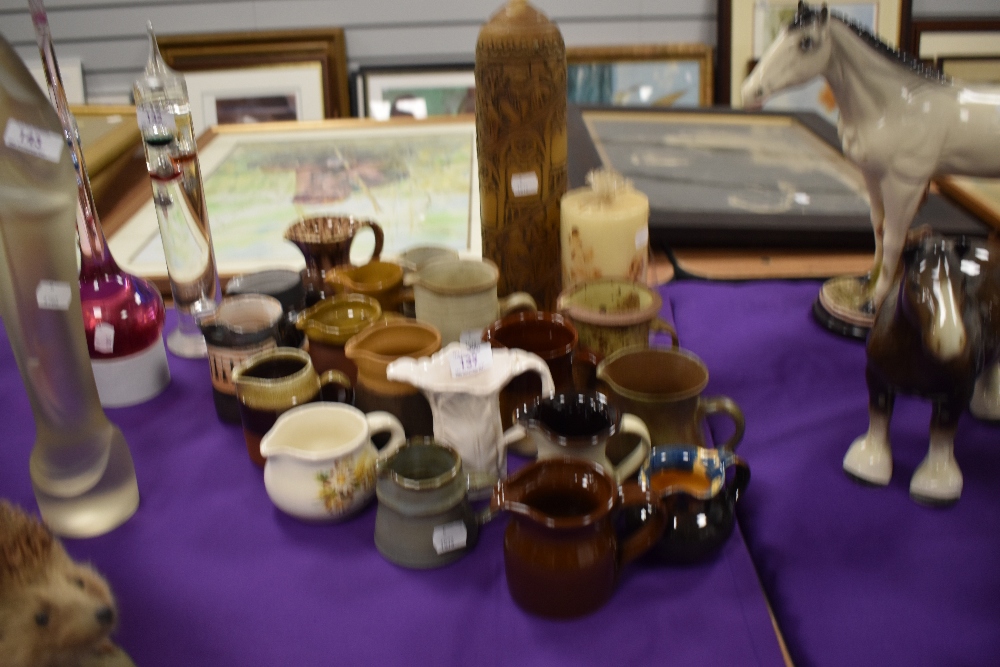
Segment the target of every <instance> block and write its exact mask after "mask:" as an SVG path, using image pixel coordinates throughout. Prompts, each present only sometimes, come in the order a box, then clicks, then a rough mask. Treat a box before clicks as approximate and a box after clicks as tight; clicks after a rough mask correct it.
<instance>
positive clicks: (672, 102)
mask: <svg viewBox="0 0 1000 667" xmlns="http://www.w3.org/2000/svg"><path fill="white" fill-rule="evenodd" d="M566 64H567V69H568V71H567V79H566V87H567V92H568V94H569V101H570V102H571V103H574V104H585V105H600V106H616V107H707V106H712V95H713V87H714V86H713V84H714V80H713V75H712V71H713V67H712V47H710V46H708V45H706V44H656V45H638V46H610V47H603V46H599V47H570V48H567V49H566Z"/></svg>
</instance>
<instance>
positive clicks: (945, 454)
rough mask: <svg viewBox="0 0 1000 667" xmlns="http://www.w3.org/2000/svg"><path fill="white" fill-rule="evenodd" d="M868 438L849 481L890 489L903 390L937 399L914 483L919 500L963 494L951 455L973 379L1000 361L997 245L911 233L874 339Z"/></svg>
mask: <svg viewBox="0 0 1000 667" xmlns="http://www.w3.org/2000/svg"><path fill="white" fill-rule="evenodd" d="M867 355H868V364H867V368H866V370H865V377H866V379H867V381H868V414H869V425H868V432H867V433H865V434H864V435H862V436H860V437H859V438H857V439H856V440H855V441H854V443H853V444H852V445H851V447H850V449H848V451H847V455H846V456H844V470H845V471H847V473H848V474H849V475H852V476H853V477H855V478H857V479H860V480H861V481H864V482H868V483H871V484H876V485H885V484H888V483H889V479H890V477H891V476H892V451H891V449H890V444H889V420H890V418H891V417H892V408H893V401H894V398H895V395H896V393H897V392H902V393H906V394H915V395H917V396H921V397H924V398H927V399H929V400H930V401H932V402H933V405H934V409H933V413H932V416H931V427H930V447H929V449H928V451H927V456H926V457H925V458H924V460H923V462H922V463H921V464H920V466H919V467H918V468H917V470H916V471H915V472H914V474H913V478H912V479H911V480H910V495H911V496H912V497H913V498H914V500H917V501H918V502H924V503H930V504H948V503H952V502H955V501H957V500H958V498H959V496H961V494H962V471H961V470H959V467H958V464H957V462H956V461H955V455H954V439H955V430H956V428H957V426H958V418H959V416H960V415H961V414H962V412H963V411H964V410H965V408H966V407H968V405H969V400H970V399H971V398H972V396H973V393H974V391H975V385H976V379H977V377H978V376H979V375H980V373H982V372H983V370H984V369H985V368H987V367H989V366H991V365H992V364H994V363H995V362H996V361H997V359H998V357H1000V244H998V243H996V242H994V241H984V240H978V239H977V240H970V239H964V238H963V239H947V238H944V237H942V236H938V235H934V234H930V233H929V230H926V229H921V230H919V231H917V232H915V233H913V234H911V236H910V239H909V240H908V242H907V245H906V248H905V250H904V252H903V256H902V262H901V268H900V269H899V270H898V271H897V273H896V279H895V282H894V284H893V288H892V289H891V290H890V291H889V293H888V295H887V296H886V298H885V301H883V302H882V304H881V306H880V307H879V309H878V311H877V312H876V314H875V321H874V324H873V325H872V329H871V333H870V334H869V336H868V347H867Z"/></svg>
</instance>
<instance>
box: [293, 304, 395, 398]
mask: <svg viewBox="0 0 1000 667" xmlns="http://www.w3.org/2000/svg"><path fill="white" fill-rule="evenodd" d="M381 318H382V306H381V305H379V302H378V301H376V300H375V299H373V298H371V297H370V296H365V295H364V294H338V295H336V296H331V297H327V298H325V299H323V300H322V301H320V302H318V303H315V304H313V305H312V306H310V307H309V308H306V309H305V310H304V311H302V312H301V313H299V314H298V317H297V318H296V319H295V326H296V327H297V328H298V329H299V330H300V331H302V332H303V333H305V336H306V340H307V341H308V347H309V356H310V357H311V358H312V362H313V366H315V367H316V372H317V373H324V372H326V371H329V370H337V371H340V372H341V373H344V374H346V375H347V377H349V378H350V379H351V383H352V384H354V383H356V382H357V381H358V367H357V366H356V365H355V363H354V362H353V361H351V360H350V359H348V358H347V355H346V354H345V353H344V346H345V345H347V341H349V340H350V339H351V337H353V336H355V335H357V334H359V333H361V332H362V331H364V330H365V329H366V328H367V327H369V326H371V325H372V323H373V322H376V321H378V320H379V319H381Z"/></svg>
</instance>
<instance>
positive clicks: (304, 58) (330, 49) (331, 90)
mask: <svg viewBox="0 0 1000 667" xmlns="http://www.w3.org/2000/svg"><path fill="white" fill-rule="evenodd" d="M157 42H158V43H159V45H160V53H161V54H163V59H164V60H165V61H166V63H167V64H168V65H170V66H171V67H173V68H174V69H176V70H178V71H180V72H184V73H185V74H187V73H188V72H200V71H205V70H235V69H244V68H248V67H260V66H265V65H268V66H274V65H301V64H303V63H316V64H317V65H319V67H320V70H321V81H322V84H323V87H322V91H323V107H324V109H325V110H326V117H327V118H347V117H349V116H350V115H351V105H350V97H349V94H348V89H347V50H346V47H345V42H344V31H343V29H341V28H317V29H310V30H272V31H260V32H229V33H207V34H193V35H160V36H158V37H157Z"/></svg>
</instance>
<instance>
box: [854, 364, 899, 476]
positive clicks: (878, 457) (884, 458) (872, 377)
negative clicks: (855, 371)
mask: <svg viewBox="0 0 1000 667" xmlns="http://www.w3.org/2000/svg"><path fill="white" fill-rule="evenodd" d="M865 376H866V378H867V380H868V431H867V433H865V434H864V435H861V436H859V437H858V438H857V439H855V441H854V442H853V443H851V446H850V447H849V448H848V450H847V454H845V455H844V472H846V473H847V474H848V475H850V476H851V477H854V478H855V479H858V480H860V481H862V482H866V483H868V484H874V485H876V486H885V485H886V484H888V483H889V480H890V479H892V447H891V445H890V442H889V420H890V419H892V408H893V404H894V403H895V400H896V396H895V394H894V393H893V391H892V389H891V388H890V387H889V385H887V384H886V383H885V382H884V381H883V380H882V379H881V377H879V376H878V375H877V374H876V373H874V372H873V371H872V369H871V367H870V366H869V367H868V368H867V369H866V370H865Z"/></svg>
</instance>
